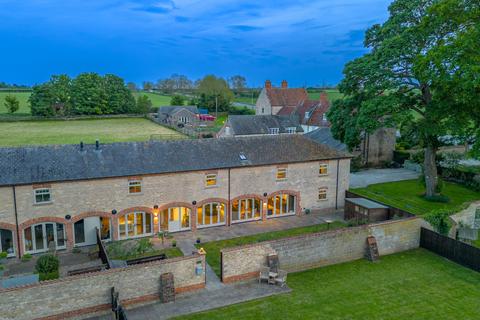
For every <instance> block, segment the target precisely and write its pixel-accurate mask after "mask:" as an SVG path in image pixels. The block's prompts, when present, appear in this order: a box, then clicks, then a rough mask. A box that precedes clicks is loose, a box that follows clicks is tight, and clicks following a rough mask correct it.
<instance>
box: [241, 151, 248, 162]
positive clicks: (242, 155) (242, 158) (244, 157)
mask: <svg viewBox="0 0 480 320" xmlns="http://www.w3.org/2000/svg"><path fill="white" fill-rule="evenodd" d="M240 160H242V161H245V160H247V156H246V155H245V154H243V153H240Z"/></svg>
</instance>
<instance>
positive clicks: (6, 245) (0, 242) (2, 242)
mask: <svg viewBox="0 0 480 320" xmlns="http://www.w3.org/2000/svg"><path fill="white" fill-rule="evenodd" d="M0 252H6V253H7V255H8V256H13V255H15V249H14V248H13V232H12V231H11V230H6V229H0Z"/></svg>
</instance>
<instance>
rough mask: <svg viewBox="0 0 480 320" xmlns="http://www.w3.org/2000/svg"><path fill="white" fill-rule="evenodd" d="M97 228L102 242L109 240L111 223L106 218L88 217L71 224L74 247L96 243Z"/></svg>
mask: <svg viewBox="0 0 480 320" xmlns="http://www.w3.org/2000/svg"><path fill="white" fill-rule="evenodd" d="M97 228H98V230H100V238H101V239H102V240H111V232H110V229H111V222H110V218H107V217H88V218H85V219H82V220H79V221H77V222H75V223H74V224H73V236H74V237H73V238H74V240H75V245H76V246H88V245H94V244H96V243H97V231H96V230H97Z"/></svg>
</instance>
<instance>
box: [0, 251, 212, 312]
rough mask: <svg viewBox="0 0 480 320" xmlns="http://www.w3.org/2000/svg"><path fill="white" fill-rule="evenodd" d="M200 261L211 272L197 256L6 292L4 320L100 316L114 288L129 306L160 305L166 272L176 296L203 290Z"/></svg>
mask: <svg viewBox="0 0 480 320" xmlns="http://www.w3.org/2000/svg"><path fill="white" fill-rule="evenodd" d="M198 262H200V263H201V264H202V270H205V256H204V255H199V254H195V255H192V256H188V257H180V258H172V259H167V260H160V261H156V262H151V263H145V264H139V265H133V266H129V267H126V268H119V269H110V270H106V271H101V272H95V273H90V274H86V275H78V276H72V277H67V278H62V279H59V280H52V281H45V282H41V283H38V284H34V285H30V286H25V287H20V288H13V289H4V290H1V289H0V310H1V312H0V319H37V318H40V319H65V318H68V317H75V318H82V317H85V316H87V314H90V313H94V312H95V313H99V312H108V310H109V309H110V308H111V296H110V289H111V287H115V289H116V290H117V291H118V292H119V293H120V301H121V303H122V305H123V306H128V305H132V304H137V303H145V302H148V301H154V300H158V299H159V292H160V275H161V274H163V273H166V272H171V273H173V275H174V281H175V292H176V293H182V292H186V291H192V290H197V289H202V288H204V287H205V272H203V273H202V275H196V272H195V268H196V265H197V263H198Z"/></svg>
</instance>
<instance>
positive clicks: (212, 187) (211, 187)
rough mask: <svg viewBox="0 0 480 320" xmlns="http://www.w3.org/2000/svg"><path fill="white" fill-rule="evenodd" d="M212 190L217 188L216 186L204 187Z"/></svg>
mask: <svg viewBox="0 0 480 320" xmlns="http://www.w3.org/2000/svg"><path fill="white" fill-rule="evenodd" d="M214 188H218V185H214V186H205V189H214Z"/></svg>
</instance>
